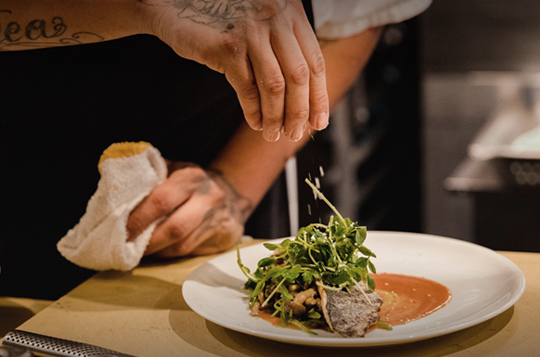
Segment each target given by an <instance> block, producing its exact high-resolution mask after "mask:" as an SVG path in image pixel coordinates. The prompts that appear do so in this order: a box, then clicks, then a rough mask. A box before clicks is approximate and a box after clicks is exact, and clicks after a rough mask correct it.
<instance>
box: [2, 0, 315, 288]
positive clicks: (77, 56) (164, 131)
mask: <svg viewBox="0 0 540 357" xmlns="http://www.w3.org/2000/svg"><path fill="white" fill-rule="evenodd" d="M307 2H308V3H309V1H307ZM308 5H310V4H308ZM309 9H310V6H309ZM308 12H310V10H308ZM310 18H312V16H310ZM0 88H1V89H0V149H1V150H0V223H1V225H0V227H1V228H0V267H1V272H0V296H22V297H30V298H42V299H57V298H58V297H60V296H61V295H63V294H65V293H66V292H67V291H69V290H70V289H72V288H73V287H75V286H76V285H78V284H79V283H80V282H82V281H83V280H84V279H86V278H88V277H89V276H90V275H92V274H93V273H94V272H93V271H89V270H86V269H83V268H80V267H77V266H75V265H73V264H72V263H70V262H68V261H67V260H65V259H64V258H63V257H62V256H61V255H60V254H59V253H58V251H57V250H56V243H57V242H58V240H59V239H60V238H61V237H63V236H64V235H65V234H66V233H67V231H68V230H69V229H70V228H72V227H73V226H74V225H75V224H76V223H77V222H78V221H79V219H80V217H81V216H82V215H83V214H84V213H85V209H86V204H87V202H88V200H89V198H90V197H91V196H92V194H93V193H94V192H95V190H96V188H97V182H98V180H99V173H98V171H97V162H98V160H99V157H100V155H101V153H102V152H103V150H104V149H105V148H107V147H108V146H109V145H110V144H112V143H114V142H121V141H140V140H144V141H147V142H150V143H152V144H153V145H154V146H155V147H157V148H158V149H159V150H160V151H161V153H162V154H163V156H164V157H165V158H168V159H172V160H180V161H189V162H196V163H198V164H199V165H201V166H205V165H207V164H208V163H209V162H210V161H211V160H212V159H213V158H214V157H215V156H216V154H217V153H218V152H219V151H220V150H221V148H222V147H223V146H224V145H225V143H226V142H227V140H228V139H229V138H230V136H231V135H232V133H233V132H234V131H235V130H236V129H237V127H238V125H239V124H240V123H241V122H242V121H243V120H244V118H243V115H242V111H241V108H240V105H239V103H238V100H237V97H236V93H235V92H234V90H233V89H232V88H231V86H230V85H229V84H228V82H227V81H226V80H225V77H224V76H223V75H221V74H219V73H217V72H214V71H212V70H209V69H208V68H207V67H205V66H203V65H200V64H198V63H195V62H193V61H189V60H185V59H183V58H180V57H178V56H177V55H176V54H175V53H174V52H173V51H172V50H171V49H170V48H169V47H168V46H167V45H165V44H164V43H163V42H161V41H160V40H158V39H157V38H155V37H153V36H146V35H140V36H133V37H128V38H124V39H120V40H115V41H108V42H103V43H97V44H89V45H80V46H73V47H64V48H53V49H42V50H31V51H21V52H4V53H0ZM278 182H280V183H279V184H278V185H277V186H278V188H277V191H278V192H280V193H279V195H278V196H277V197H280V199H278V200H277V201H278V202H280V204H281V205H283V202H284V201H285V199H284V198H285V196H284V195H283V192H284V190H283V185H282V183H281V182H282V181H281V180H279V181H278ZM269 196H270V197H272V196H276V195H275V193H274V194H269ZM266 200H267V199H266ZM275 200H276V199H275V197H274V201H275ZM266 204H268V203H267V202H265V205H266ZM261 206H262V205H261ZM284 207H286V205H285V206H284ZM265 210H266V209H263V211H265ZM259 211H261V210H260V209H259ZM274 211H275V210H274ZM278 211H279V212H281V214H282V215H283V213H284V215H283V216H284V219H286V216H287V215H286V211H283V210H282V209H279V210H278ZM260 216H261V214H260V212H259V213H256V214H254V216H253V220H252V221H253V222H256V223H253V222H250V223H248V225H247V228H246V233H247V234H252V235H253V236H260V237H270V236H269V235H268V234H264V228H263V231H261V222H262V221H261V218H260ZM262 216H264V212H263V213H262ZM274 219H276V218H275V217H271V218H270V221H271V220H274ZM266 222H269V219H268V218H267V219H266ZM249 227H252V228H253V227H254V228H258V229H259V232H256V231H250V228H249ZM285 233H286V232H285ZM274 234H277V235H280V234H281V233H274Z"/></svg>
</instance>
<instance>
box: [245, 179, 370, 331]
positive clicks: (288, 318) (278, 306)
mask: <svg viewBox="0 0 540 357" xmlns="http://www.w3.org/2000/svg"><path fill="white" fill-rule="evenodd" d="M306 183H307V184H308V185H309V186H310V187H311V188H312V189H313V190H314V191H315V192H316V193H317V195H318V196H319V198H320V199H322V200H323V201H324V202H326V204H327V205H328V206H329V207H330V208H331V209H332V210H333V211H334V213H335V214H336V215H335V216H331V217H330V221H329V222H328V224H327V225H324V224H320V223H313V224H310V225H308V226H306V227H303V228H300V230H299V231H298V234H297V235H296V237H294V238H293V239H291V238H287V239H285V240H283V241H282V242H281V243H280V244H271V243H265V244H264V246H265V247H266V248H267V249H268V250H270V251H272V252H273V255H272V256H271V257H268V258H263V259H261V260H260V261H259V263H258V266H257V269H256V271H255V272H254V273H251V272H250V270H249V269H248V268H247V267H245V266H244V265H243V264H242V261H241V259H240V251H239V250H238V251H237V254H238V265H239V266H240V269H241V270H242V272H243V273H244V274H245V276H246V277H247V278H248V281H247V282H246V284H245V287H246V289H248V290H251V293H250V296H249V305H250V308H253V307H254V306H255V305H256V304H258V306H257V308H260V309H268V308H269V311H271V314H272V315H274V316H278V317H279V318H280V320H281V323H282V324H283V325H288V324H293V325H296V326H298V327H299V328H301V329H302V330H303V331H306V332H309V333H311V334H314V333H315V332H313V331H311V330H310V328H314V327H321V326H325V325H326V323H325V321H324V317H323V316H322V312H321V311H320V308H318V307H317V306H316V305H315V306H313V308H311V309H310V310H307V309H306V311H305V312H304V311H302V313H301V314H300V316H297V315H295V314H294V313H293V310H294V299H295V293H296V292H295V289H296V287H298V286H300V287H303V289H301V290H307V289H308V288H312V289H314V290H315V291H316V290H317V286H322V287H324V288H325V289H330V290H347V291H350V289H351V288H352V287H354V286H355V285H358V284H359V283H360V282H364V283H365V285H366V286H367V287H368V288H369V289H371V290H374V289H375V281H374V280H373V277H372V276H371V274H370V273H375V272H376V270H375V265H374V264H373V262H372V261H371V258H375V257H376V256H375V254H374V253H373V252H372V251H371V250H370V249H368V248H367V247H366V246H364V241H365V240H366V237H367V230H366V227H365V226H360V225H358V224H357V223H355V222H352V221H351V220H350V219H349V218H343V217H342V215H341V214H340V213H339V212H338V211H337V210H336V208H335V207H334V206H333V205H332V204H331V203H330V202H329V201H328V200H327V199H326V197H325V196H324V195H323V194H322V193H321V192H320V191H319V190H318V189H317V188H316V187H315V186H314V185H313V184H312V183H311V182H310V181H309V180H307V179H306ZM360 290H361V291H363V289H360ZM368 300H369V299H368Z"/></svg>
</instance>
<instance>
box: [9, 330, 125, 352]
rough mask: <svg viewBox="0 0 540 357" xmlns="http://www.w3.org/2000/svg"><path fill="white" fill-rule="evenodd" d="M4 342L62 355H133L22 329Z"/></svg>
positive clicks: (11, 334) (14, 332) (15, 331)
mask: <svg viewBox="0 0 540 357" xmlns="http://www.w3.org/2000/svg"><path fill="white" fill-rule="evenodd" d="M2 343H3V344H4V345H5V346H13V347H21V348H26V349H28V350H31V351H35V352H39V353H45V354H47V355H52V356H60V357H71V356H77V357H90V356H101V357H133V356H131V355H127V354H123V353H119V352H116V351H112V350H109V349H106V348H102V347H98V346H94V345H89V344H86V343H81V342H75V341H69V340H63V339H59V338H54V337H49V336H44V335H39V334H35V333H31V332H26V331H21V330H14V331H11V332H9V333H8V334H7V335H6V336H5V337H4V339H3V340H2Z"/></svg>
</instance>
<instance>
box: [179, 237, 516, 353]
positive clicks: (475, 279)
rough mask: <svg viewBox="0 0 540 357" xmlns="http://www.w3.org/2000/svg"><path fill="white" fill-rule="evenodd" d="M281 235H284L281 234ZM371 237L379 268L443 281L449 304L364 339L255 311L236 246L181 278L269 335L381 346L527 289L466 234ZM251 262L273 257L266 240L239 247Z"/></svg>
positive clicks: (214, 313)
mask: <svg viewBox="0 0 540 357" xmlns="http://www.w3.org/2000/svg"><path fill="white" fill-rule="evenodd" d="M278 242H279V240H278ZM366 244H368V245H369V247H370V249H372V250H373V251H375V252H377V258H376V259H375V260H374V263H375V264H376V265H377V272H379V273H383V272H386V273H395V274H405V275H412V276H418V277H425V278H427V279H431V280H434V281H437V282H439V283H441V284H444V285H445V286H447V287H448V288H449V289H450V290H451V291H452V300H451V302H450V303H449V304H448V305H447V306H445V307H444V308H443V309H441V310H439V311H436V312H435V313H433V314H431V315H429V316H427V317H424V318H422V319H420V320H417V321H413V322H411V323H408V324H406V325H401V326H395V327H394V329H393V330H392V331H386V330H380V329H375V330H372V331H370V332H369V333H368V334H367V335H366V336H365V337H362V338H343V337H341V336H339V335H336V334H335V333H329V332H325V331H319V330H318V331H317V333H318V335H316V336H313V335H308V334H306V333H304V332H302V331H297V330H292V329H289V328H280V327H275V326H273V325H271V324H270V323H268V322H267V321H265V320H263V319H261V318H256V317H253V316H251V315H250V311H249V307H248V295H247V294H246V293H245V291H244V283H245V280H246V279H245V276H244V275H243V273H242V272H241V270H240V269H239V267H238V265H237V257H236V252H235V251H233V252H229V253H225V254H223V255H220V256H218V257H216V258H214V259H212V260H210V261H209V262H207V263H205V264H204V265H202V266H200V267H199V268H197V269H196V270H194V271H193V272H192V273H191V274H190V275H189V276H188V277H187V279H186V281H185V282H184V285H183V295H184V299H185V301H186V303H187V304H188V305H189V307H190V308H191V309H193V311H195V312H196V313H198V314H199V315H201V316H202V317H204V318H205V319H207V320H209V321H211V322H213V323H215V324H218V325H220V326H223V327H225V328H229V329H231V330H235V331H239V332H242V333H246V334H249V335H253V336H257V337H261V338H266V339H270V340H275V341H280V342H286V343H292V344H300V345H310V346H327V347H362V346H382V345H392V344H399V343H407V342H413V341H418V340H423V339H428V338H432V337H436V336H440V335H444V334H447V333H451V332H455V331H458V330H461V329H464V328H467V327H470V326H474V325H476V324H479V323H481V322H484V321H486V320H489V319H491V318H493V317H495V316H497V315H498V314H500V313H502V312H504V311H505V310H507V309H508V308H510V307H511V306H512V305H513V304H514V303H515V302H516V301H518V300H519V298H520V297H521V295H522V294H523V291H524V289H525V278H524V276H523V273H522V272H521V270H519V268H518V267H517V266H516V265H515V264H514V263H513V262H511V261H510V260H508V259H507V258H505V257H503V256H502V255H500V254H498V253H496V252H494V251H492V250H490V249H487V248H484V247H481V246H478V245H475V244H472V243H468V242H464V241H460V240H457V239H452V238H444V237H439V236H433V235H425V234H414V233H400V232H377V231H368V238H367V240H366ZM241 254H242V261H243V263H244V265H246V266H248V267H250V268H251V267H253V268H254V267H256V265H257V262H258V261H259V260H260V259H261V258H263V257H266V256H268V250H267V249H266V248H264V247H263V246H262V242H261V243H258V244H255V245H252V246H249V247H246V248H243V249H241Z"/></svg>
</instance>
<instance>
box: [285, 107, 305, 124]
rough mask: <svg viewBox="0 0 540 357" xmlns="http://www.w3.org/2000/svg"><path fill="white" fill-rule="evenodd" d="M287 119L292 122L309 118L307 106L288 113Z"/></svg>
mask: <svg viewBox="0 0 540 357" xmlns="http://www.w3.org/2000/svg"><path fill="white" fill-rule="evenodd" d="M287 117H288V118H287V119H289V120H292V121H294V122H305V121H307V120H308V119H309V108H302V109H298V110H295V111H292V112H290V113H288V115H287Z"/></svg>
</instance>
